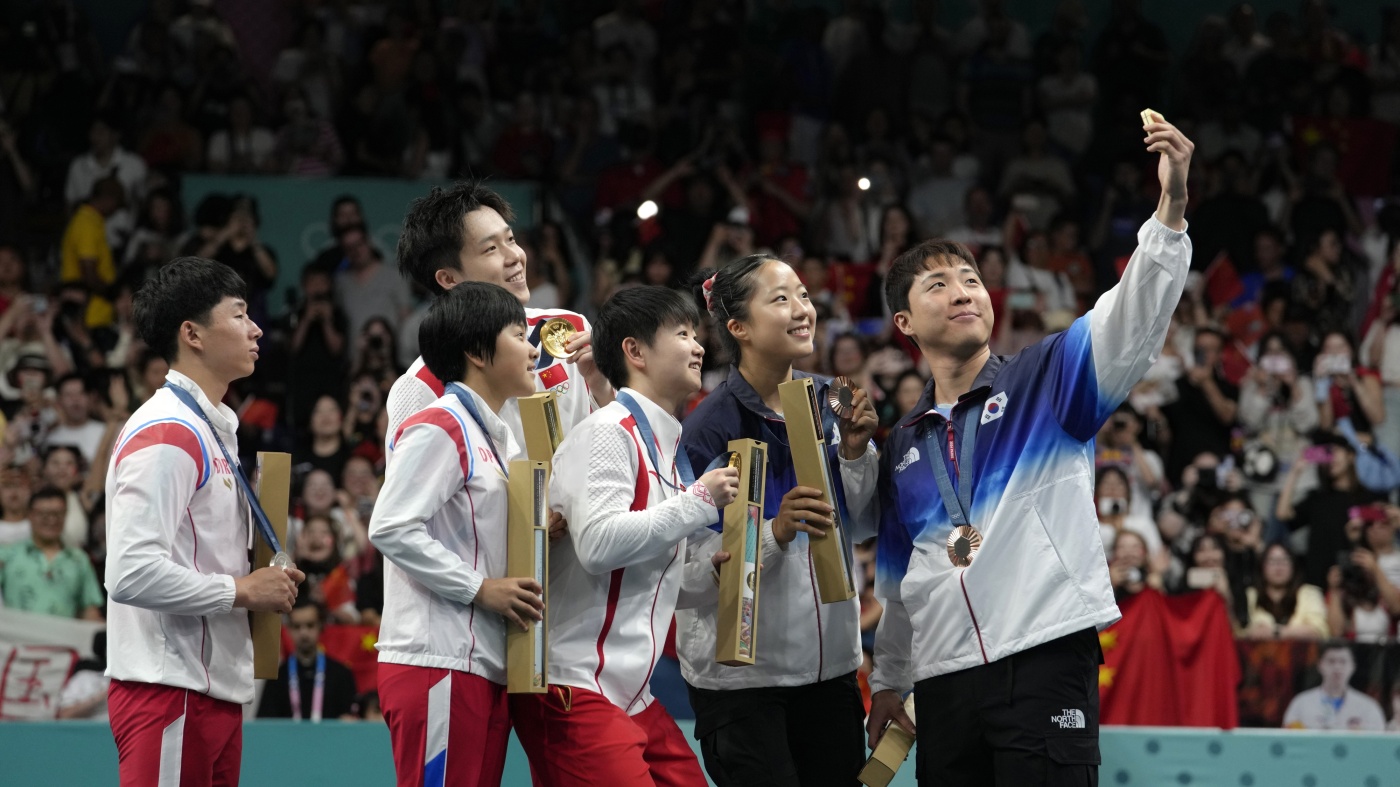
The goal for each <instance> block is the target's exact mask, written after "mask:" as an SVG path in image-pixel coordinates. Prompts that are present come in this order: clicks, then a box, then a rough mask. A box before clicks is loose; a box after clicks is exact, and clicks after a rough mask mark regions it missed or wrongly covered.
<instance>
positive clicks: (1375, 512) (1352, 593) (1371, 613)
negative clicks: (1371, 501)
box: [1327, 505, 1400, 642]
mask: <svg viewBox="0 0 1400 787" xmlns="http://www.w3.org/2000/svg"><path fill="white" fill-rule="evenodd" d="M1346 540H1347V543H1346V546H1345V547H1344V548H1343V549H1342V550H1341V551H1339V552H1338V553H1337V564H1336V565H1334V566H1332V567H1331V568H1330V569H1328V570H1327V590H1328V593H1327V623H1328V626H1329V628H1330V629H1331V633H1332V636H1334V637H1346V638H1348V639H1350V640H1352V641H1355V642H1385V641H1386V640H1388V639H1391V638H1392V637H1393V636H1394V635H1395V621H1396V619H1397V618H1400V587H1397V586H1396V585H1395V584H1394V583H1393V582H1391V580H1390V577H1389V576H1387V574H1386V572H1385V571H1383V570H1382V569H1381V566H1380V562H1379V560H1378V554H1377V551H1376V550H1377V549H1385V548H1386V547H1389V549H1390V550H1391V551H1392V552H1393V550H1394V549H1395V530H1394V527H1393V526H1391V524H1390V521H1389V516H1388V515H1387V513H1386V509H1385V508H1384V507H1382V506H1380V505H1368V506H1354V507H1352V508H1351V510H1349V511H1348V512H1347V523H1346Z"/></svg>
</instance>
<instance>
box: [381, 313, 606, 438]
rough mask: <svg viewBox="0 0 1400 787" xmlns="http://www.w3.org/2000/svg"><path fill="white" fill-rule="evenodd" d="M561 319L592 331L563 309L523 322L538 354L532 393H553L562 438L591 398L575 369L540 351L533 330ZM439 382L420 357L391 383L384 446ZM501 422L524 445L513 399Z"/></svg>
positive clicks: (434, 394) (430, 398) (438, 390)
mask: <svg viewBox="0 0 1400 787" xmlns="http://www.w3.org/2000/svg"><path fill="white" fill-rule="evenodd" d="M555 317H562V318H563V319H565V320H568V321H569V322H570V323H572V324H573V326H574V328H575V329H576V330H579V331H589V330H592V328H591V326H589V324H588V320H587V319H585V318H584V316H583V315H581V314H575V313H573V312H571V311H564V310H563V309H526V310H525V321H526V324H527V326H528V327H529V333H530V344H532V345H534V346H535V347H536V348H538V349H539V350H540V364H539V367H538V368H536V370H535V390H537V391H553V392H555V393H556V394H558V396H559V425H560V426H561V427H562V428H563V429H564V434H568V433H569V430H570V429H572V428H573V427H574V424H577V423H578V422H579V421H582V420H583V419H584V418H587V417H588V414H589V413H591V412H593V410H594V404H593V397H592V395H591V394H590V393H589V391H588V384H587V383H586V382H584V379H583V375H582V374H580V373H579V371H578V367H577V366H575V365H573V364H570V363H564V362H563V361H562V360H558V359H553V360H551V359H550V358H548V357H547V354H546V353H545V350H544V348H543V347H540V338H539V333H538V332H537V331H536V328H538V327H539V324H540V323H542V322H544V321H545V320H549V319H553V318H555ZM442 392H443V384H442V381H441V380H439V379H437V378H436V377H434V376H433V373H432V372H430V371H428V367H427V366H425V365H424V364H423V359H422V358H421V357H420V358H418V359H417V360H415V361H414V362H413V365H412V366H410V367H408V371H406V372H404V373H403V374H402V375H401V376H400V377H399V379H397V380H395V381H394V386H393V388H391V389H389V399H388V401H387V402H385V405H384V407H385V409H386V410H387V411H388V415H389V428H388V430H387V431H386V432H385V435H384V443H385V445H388V444H389V443H390V442H392V441H393V439H394V435H396V434H398V433H399V426H401V425H402V424H403V422H404V420H405V419H407V418H408V417H409V416H410V415H413V414H414V413H416V412H418V411H419V410H422V409H423V408H424V407H427V406H428V405H430V404H432V403H433V402H434V401H436V400H437V398H438V397H439V396H442ZM500 416H501V420H503V421H505V422H506V424H507V425H508V426H509V427H510V431H511V433H512V434H514V435H515V441H516V442H517V443H519V444H520V445H522V446H523V445H525V430H524V427H522V426H521V425H520V406H519V405H517V404H516V403H515V400H514V399H509V400H507V401H506V406H505V407H503V408H501V413H500Z"/></svg>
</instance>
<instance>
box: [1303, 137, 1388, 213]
mask: <svg viewBox="0 0 1400 787" xmlns="http://www.w3.org/2000/svg"><path fill="white" fill-rule="evenodd" d="M1293 129H1294V133H1293V139H1294V140H1295V145H1296V148H1297V152H1298V153H1299V154H1303V156H1304V158H1303V159H1302V160H1303V161H1304V162H1306V161H1307V159H1306V154H1307V153H1308V152H1309V149H1310V148H1312V147H1313V146H1314V145H1317V144H1319V143H1324V142H1325V143H1327V144H1330V145H1332V146H1333V147H1334V148H1336V149H1337V155H1338V161H1337V177H1338V178H1339V179H1340V180H1341V181H1342V185H1343V186H1344V187H1345V188H1346V190H1347V192H1348V193H1350V194H1352V195H1360V196H1365V197H1377V196H1380V195H1383V194H1387V193H1389V187H1390V168H1391V159H1392V157H1393V156H1394V147H1395V126H1392V125H1391V124H1389V123H1386V122H1385V121H1383V120H1376V119H1374V118H1330V117H1299V118H1295V119H1294V121H1293Z"/></svg>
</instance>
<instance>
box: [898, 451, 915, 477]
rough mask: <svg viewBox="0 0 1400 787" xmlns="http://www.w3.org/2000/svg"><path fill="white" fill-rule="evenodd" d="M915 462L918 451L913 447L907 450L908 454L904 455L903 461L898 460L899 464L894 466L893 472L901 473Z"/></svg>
mask: <svg viewBox="0 0 1400 787" xmlns="http://www.w3.org/2000/svg"><path fill="white" fill-rule="evenodd" d="M917 461H919V449H918V447H917V446H915V447H912V448H910V449H909V453H907V454H905V455H904V458H903V459H901V460H899V464H897V465H895V466H894V471H895V472H896V473H902V472H904V469H905V468H907V467H908V466H909V465H912V464H914V463H915V462H917Z"/></svg>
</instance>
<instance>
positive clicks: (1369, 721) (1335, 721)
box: [1283, 686, 1385, 732]
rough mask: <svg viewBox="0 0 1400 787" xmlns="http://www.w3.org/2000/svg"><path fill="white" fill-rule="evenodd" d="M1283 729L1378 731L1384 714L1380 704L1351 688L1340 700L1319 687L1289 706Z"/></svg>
mask: <svg viewBox="0 0 1400 787" xmlns="http://www.w3.org/2000/svg"><path fill="white" fill-rule="evenodd" d="M1283 726H1285V727H1292V728H1294V729H1302V730H1362V731H1366V732H1381V731H1383V730H1384V729H1385V714H1383V713H1381V706H1380V703H1378V702H1376V701H1375V700H1373V699H1371V698H1370V697H1368V696H1366V695H1365V694H1362V693H1361V692H1359V691H1357V690H1356V689H1353V688H1348V689H1347V691H1346V694H1344V695H1342V697H1341V699H1340V700H1338V699H1335V698H1332V697H1329V696H1327V694H1326V693H1325V692H1324V691H1323V690H1322V687H1320V686H1319V687H1318V688H1315V689H1308V690H1307V691H1304V692H1302V693H1300V694H1298V696H1296V697H1294V698H1293V701H1292V702H1290V703H1288V710H1286V711H1284V713H1283Z"/></svg>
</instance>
